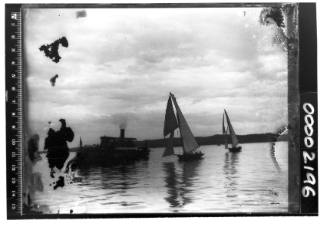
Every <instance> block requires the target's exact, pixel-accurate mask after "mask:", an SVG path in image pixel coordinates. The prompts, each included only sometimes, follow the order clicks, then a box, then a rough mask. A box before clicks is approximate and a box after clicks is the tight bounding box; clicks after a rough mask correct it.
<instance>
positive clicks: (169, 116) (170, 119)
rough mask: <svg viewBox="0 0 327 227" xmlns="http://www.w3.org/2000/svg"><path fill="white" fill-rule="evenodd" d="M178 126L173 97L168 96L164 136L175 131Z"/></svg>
mask: <svg viewBox="0 0 327 227" xmlns="http://www.w3.org/2000/svg"><path fill="white" fill-rule="evenodd" d="M177 128H178V123H177V119H176V117H175V113H174V108H173V104H172V102H171V98H170V97H169V98H168V101H167V108H166V115H165V123H164V131H163V134H164V136H167V135H168V134H169V133H170V134H172V133H174V131H175V129H177Z"/></svg>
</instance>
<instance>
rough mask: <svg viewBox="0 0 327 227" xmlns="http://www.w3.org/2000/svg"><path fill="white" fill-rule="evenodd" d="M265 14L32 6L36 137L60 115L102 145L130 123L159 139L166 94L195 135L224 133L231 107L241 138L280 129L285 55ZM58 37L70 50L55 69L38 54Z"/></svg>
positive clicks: (30, 62)
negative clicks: (120, 122) (80, 13)
mask: <svg viewBox="0 0 327 227" xmlns="http://www.w3.org/2000/svg"><path fill="white" fill-rule="evenodd" d="M244 10H246V11H247V13H246V16H244V15H243V11H244ZM260 10H261V9H260V8H253V9H250V8H247V9H241V8H238V9H235V8H234V9H233V8H216V9H214V8H213V9H209V8H207V9H204V8H203V9H177V8H176V9H88V10H87V17H85V18H78V19H77V18H76V10H75V9H25V13H24V15H25V19H26V20H25V26H24V28H25V34H24V37H25V46H26V50H25V58H26V66H27V71H26V74H27V75H26V82H27V91H28V106H29V108H28V117H29V118H28V119H29V126H30V128H31V130H32V131H39V130H43V129H44V128H46V127H47V122H48V121H49V120H51V121H57V119H59V118H61V117H63V118H67V119H68V120H69V121H68V122H69V123H71V124H72V125H73V126H74V128H75V130H76V131H77V132H78V134H79V135H82V137H83V141H86V142H88V143H96V142H98V138H99V136H101V135H104V134H108V135H109V134H111V135H117V130H118V129H117V128H118V127H117V122H116V123H115V120H114V119H115V116H116V117H117V116H125V117H126V119H128V127H127V132H126V133H127V134H128V135H129V136H131V137H137V138H139V139H145V138H161V136H162V127H163V119H164V116H163V115H164V112H165V105H166V101H167V98H168V93H169V92H173V93H174V94H175V95H176V97H177V99H178V102H179V104H180V106H181V109H182V111H183V113H184V114H185V116H186V119H187V120H188V121H189V123H190V126H191V128H192V130H193V131H194V134H195V135H199V136H200V135H211V134H215V133H218V132H219V129H221V119H220V118H221V113H222V111H223V109H224V108H227V109H228V110H229V113H230V115H231V118H232V121H233V125H234V127H235V129H236V131H237V132H238V133H242V134H245V133H259V132H268V131H273V130H275V128H276V127H277V126H276V125H280V124H285V123H286V122H287V54H286V53H285V52H283V51H282V48H281V47H279V46H278V45H273V42H272V38H273V32H274V31H273V30H271V29H270V28H269V27H265V26H262V25H260V24H259V23H258V17H259V12H260ZM61 36H66V37H67V39H68V41H69V44H70V46H69V48H59V54H60V56H61V57H62V59H61V61H60V62H59V63H58V64H54V63H53V62H51V61H49V59H47V58H45V57H44V56H43V53H41V52H40V51H39V50H38V48H39V46H41V45H42V44H45V43H50V42H52V41H53V40H55V39H57V38H58V37H61ZM55 74H58V75H59V78H58V79H57V83H56V86H55V87H51V86H50V82H49V79H50V78H51V77H52V76H53V75H55ZM118 118H119V117H118ZM76 144H77V142H76Z"/></svg>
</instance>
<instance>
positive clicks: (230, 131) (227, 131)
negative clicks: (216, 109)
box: [223, 110, 242, 152]
mask: <svg viewBox="0 0 327 227" xmlns="http://www.w3.org/2000/svg"><path fill="white" fill-rule="evenodd" d="M224 116H226V121H227V128H225V118H224ZM223 135H225V148H226V149H227V148H228V149H229V151H230V152H240V151H241V149H242V147H241V146H239V145H238V139H237V136H236V134H235V131H234V128H233V126H232V123H231V121H230V119H229V116H228V114H227V111H226V110H224V113H223ZM229 138H231V142H232V147H228V140H229Z"/></svg>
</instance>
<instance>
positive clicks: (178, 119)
mask: <svg viewBox="0 0 327 227" xmlns="http://www.w3.org/2000/svg"><path fill="white" fill-rule="evenodd" d="M174 106H175V110H176V115H175V112H174ZM177 128H179V131H180V138H181V143H182V147H183V154H181V155H177V156H178V159H179V160H180V161H189V160H197V159H201V158H202V156H203V153H202V152H201V151H199V150H198V148H199V145H198V143H197V142H196V140H195V138H194V136H193V133H192V131H191V129H190V127H189V125H188V123H187V121H186V119H185V117H184V115H183V113H182V111H181V109H180V108H179V105H178V103H177V100H176V98H175V96H174V95H173V94H172V93H170V94H169V98H168V102H167V108H166V115H165V124H164V137H166V136H168V135H169V138H168V140H167V141H166V149H165V151H164V153H163V156H167V155H173V154H174V144H173V141H174V131H175V130H176V129H177Z"/></svg>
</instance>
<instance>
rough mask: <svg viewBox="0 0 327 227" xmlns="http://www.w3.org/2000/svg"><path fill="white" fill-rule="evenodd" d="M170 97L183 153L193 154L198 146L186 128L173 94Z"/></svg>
mask: <svg viewBox="0 0 327 227" xmlns="http://www.w3.org/2000/svg"><path fill="white" fill-rule="evenodd" d="M170 95H171V97H172V100H173V103H174V105H175V108H176V112H177V120H178V125H179V130H180V133H181V137H182V143H183V151H184V152H185V153H193V152H194V151H195V150H196V149H197V148H198V147H199V145H198V143H197V142H196V140H195V138H194V136H193V134H192V131H191V129H190V127H189V126H188V124H187V122H186V119H185V118H184V115H183V113H182V111H181V109H180V108H179V106H178V104H177V101H176V98H175V96H174V95H173V94H170Z"/></svg>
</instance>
